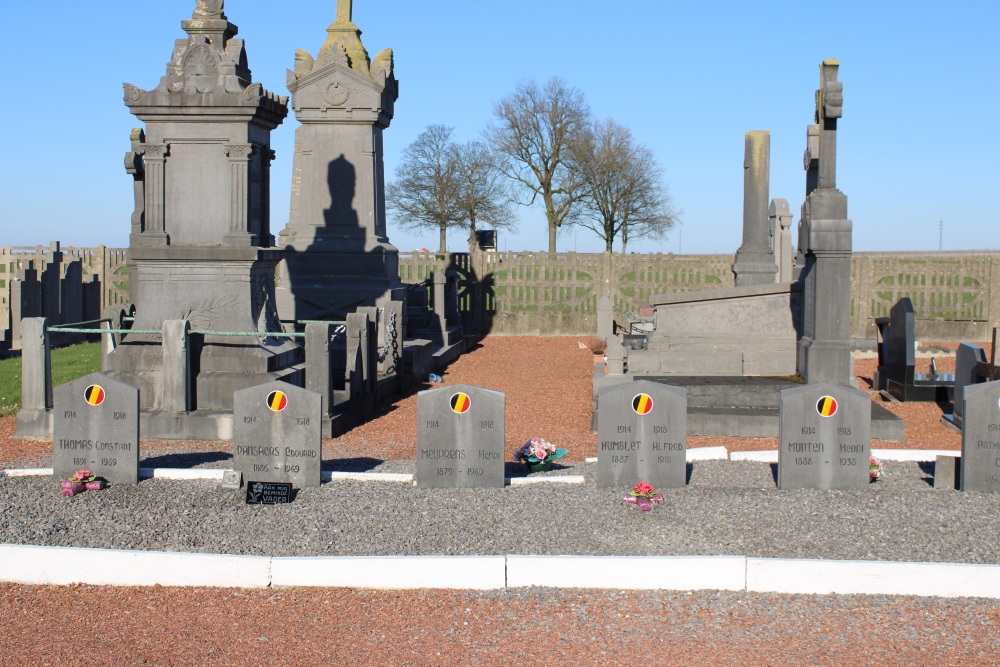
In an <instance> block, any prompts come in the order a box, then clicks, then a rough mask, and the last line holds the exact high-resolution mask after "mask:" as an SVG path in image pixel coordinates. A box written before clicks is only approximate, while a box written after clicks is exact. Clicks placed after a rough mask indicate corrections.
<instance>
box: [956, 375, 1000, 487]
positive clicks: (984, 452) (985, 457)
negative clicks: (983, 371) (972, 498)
mask: <svg viewBox="0 0 1000 667" xmlns="http://www.w3.org/2000/svg"><path fill="white" fill-rule="evenodd" d="M956 398H957V397H956ZM963 414H964V417H963V420H962V473H961V485H962V490H963V491H987V492H996V491H1000V381H996V382H985V383H983V384H973V385H967V386H966V387H965V403H964V411H963Z"/></svg>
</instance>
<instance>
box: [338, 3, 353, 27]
mask: <svg viewBox="0 0 1000 667" xmlns="http://www.w3.org/2000/svg"><path fill="white" fill-rule="evenodd" d="M351 4H352V0H337V23H350V22H351Z"/></svg>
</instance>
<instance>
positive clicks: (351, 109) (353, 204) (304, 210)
mask: <svg viewBox="0 0 1000 667" xmlns="http://www.w3.org/2000/svg"><path fill="white" fill-rule="evenodd" d="M351 15H352V4H351V2H350V0H339V2H338V5H337V14H336V21H335V22H334V23H332V24H330V26H328V27H327V39H326V42H325V43H324V44H323V46H322V47H321V48H320V50H319V54H318V55H317V57H316V58H313V57H312V55H311V54H309V53H308V52H306V51H303V50H299V51H297V52H296V54H295V70H294V71H289V73H288V90H289V91H291V93H292V107H293V108H294V110H295V116H296V118H298V119H299V121H300V122H301V123H302V126H301V127H299V128H298V129H297V130H296V132H295V157H294V163H293V176H292V196H291V207H290V214H289V219H288V226H287V227H286V228H285V229H284V230H283V231H282V232H281V234H280V236H279V245H281V246H282V247H284V248H285V250H286V255H285V261H284V262H283V263H282V266H281V270H280V277H279V284H278V292H277V294H278V308H279V310H280V312H281V317H282V319H285V320H327V319H343V318H344V317H345V316H346V315H347V313H349V312H352V311H354V310H355V309H356V308H359V307H366V306H378V307H382V306H384V305H385V302H386V301H388V300H391V299H402V298H403V294H404V293H405V288H403V286H402V283H401V282H400V280H399V259H398V252H397V250H396V248H395V247H394V246H392V245H391V244H390V243H389V239H388V237H387V236H386V220H385V175H384V168H383V162H382V153H383V148H382V132H383V130H385V129H386V128H388V127H389V124H390V122H391V121H392V117H393V111H394V104H395V101H396V98H397V97H398V90H399V86H398V83H397V82H396V78H395V75H394V73H393V58H392V50H391V49H385V50H384V51H382V52H381V53H379V54H378V55H377V56H375V59H374V60H370V59H369V57H368V52H367V51H366V50H365V47H364V45H363V44H362V42H361V31H360V30H359V29H358V27H357V26H356V25H355V24H354V23H353V22H352V20H351Z"/></svg>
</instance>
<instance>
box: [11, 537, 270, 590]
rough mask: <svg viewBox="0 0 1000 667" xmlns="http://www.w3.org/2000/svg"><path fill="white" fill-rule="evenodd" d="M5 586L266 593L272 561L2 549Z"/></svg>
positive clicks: (156, 553)
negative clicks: (196, 588)
mask: <svg viewBox="0 0 1000 667" xmlns="http://www.w3.org/2000/svg"><path fill="white" fill-rule="evenodd" d="M0 564H2V566H0V580H3V581H8V582H14V583H19V584H43V585H47V586H50V585H55V586H59V585H67V584H74V583H82V584H92V585H95V586H154V585H156V584H159V585H161V586H212V587H216V588H233V587H239V588H265V587H267V586H268V585H269V584H270V580H271V572H270V569H271V559H270V558H266V557H256V556H228V555H219V554H189V553H167V552H162V551H118V550H113V549H75V548H70V547H38V546H22V545H13V544H0Z"/></svg>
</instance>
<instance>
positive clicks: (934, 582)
mask: <svg viewBox="0 0 1000 667" xmlns="http://www.w3.org/2000/svg"><path fill="white" fill-rule="evenodd" d="M746 583H747V590H748V591H754V592H768V593H801V594H819V595H826V594H830V593H835V594H838V595H918V596H935V597H984V598H994V599H996V598H1000V566H996V565H973V564H967V563H895V562H893V563H890V562H879V561H829V560H780V559H764V558H748V559H747V582H746Z"/></svg>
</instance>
